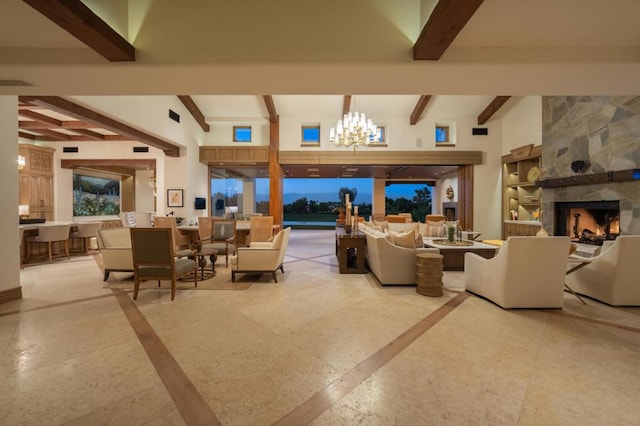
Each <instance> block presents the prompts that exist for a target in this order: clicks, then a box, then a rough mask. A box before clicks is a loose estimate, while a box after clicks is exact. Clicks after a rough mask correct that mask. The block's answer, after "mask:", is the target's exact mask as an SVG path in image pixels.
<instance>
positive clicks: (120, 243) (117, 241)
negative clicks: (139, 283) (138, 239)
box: [97, 228, 133, 281]
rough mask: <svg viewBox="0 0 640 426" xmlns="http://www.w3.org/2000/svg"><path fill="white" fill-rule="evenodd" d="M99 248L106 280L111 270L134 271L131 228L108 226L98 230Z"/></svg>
mask: <svg viewBox="0 0 640 426" xmlns="http://www.w3.org/2000/svg"><path fill="white" fill-rule="evenodd" d="M97 239H98V250H100V257H101V258H102V267H103V268H104V281H107V280H108V279H109V274H110V273H111V272H133V254H132V253H131V233H130V232H129V228H108V229H101V230H99V231H98V237H97Z"/></svg>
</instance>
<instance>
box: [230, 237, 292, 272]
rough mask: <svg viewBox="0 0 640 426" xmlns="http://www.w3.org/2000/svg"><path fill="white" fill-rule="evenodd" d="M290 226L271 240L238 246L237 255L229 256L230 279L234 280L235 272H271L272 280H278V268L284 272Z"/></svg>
mask: <svg viewBox="0 0 640 426" xmlns="http://www.w3.org/2000/svg"><path fill="white" fill-rule="evenodd" d="M290 233H291V228H285V229H283V230H282V231H280V232H278V233H277V234H276V235H275V237H273V241H271V242H253V243H251V244H250V246H249V247H238V248H237V255H236V256H235V257H232V258H231V281H233V282H235V280H236V273H238V272H246V273H252V272H253V273H267V272H271V276H272V277H273V281H275V282H278V279H277V278H276V272H277V271H278V269H280V270H281V271H282V273H284V267H283V266H282V264H283V262H284V255H285V253H286V251H287V246H288V245H289V235H290Z"/></svg>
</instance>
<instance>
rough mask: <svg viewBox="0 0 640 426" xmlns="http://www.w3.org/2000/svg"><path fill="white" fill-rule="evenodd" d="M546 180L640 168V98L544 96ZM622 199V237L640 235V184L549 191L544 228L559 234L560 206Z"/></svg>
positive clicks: (544, 205)
mask: <svg viewBox="0 0 640 426" xmlns="http://www.w3.org/2000/svg"><path fill="white" fill-rule="evenodd" d="M542 115H543V117H542V126H543V129H542V176H543V179H553V178H562V177H569V176H575V173H574V171H573V170H572V169H571V163H572V162H574V161H585V162H586V166H585V167H584V168H583V170H582V171H581V172H580V173H583V174H585V175H586V174H593V173H602V172H608V171H618V170H626V169H635V168H640V96H566V97H558V96H544V97H543V98H542ZM604 200H606V201H612V200H620V233H621V234H635V235H640V182H639V181H633V182H611V183H603V184H595V185H579V186H566V187H560V188H544V189H543V191H542V211H543V214H542V226H543V227H544V228H545V229H546V230H547V232H549V233H550V234H552V233H554V231H555V230H554V224H555V220H556V219H555V213H554V205H555V203H556V202H560V201H562V202H569V201H604Z"/></svg>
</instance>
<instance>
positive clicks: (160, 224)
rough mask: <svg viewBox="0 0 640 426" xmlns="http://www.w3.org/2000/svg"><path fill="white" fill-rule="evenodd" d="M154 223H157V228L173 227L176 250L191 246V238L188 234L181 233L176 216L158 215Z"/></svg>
mask: <svg viewBox="0 0 640 426" xmlns="http://www.w3.org/2000/svg"><path fill="white" fill-rule="evenodd" d="M153 223H154V224H155V227H156V228H169V229H171V233H172V237H173V243H174V244H175V245H176V246H175V247H174V250H180V249H183V248H188V247H189V243H190V242H191V238H190V237H189V236H188V235H184V234H181V233H180V231H178V225H177V224H176V218H175V217H163V216H156V217H155V219H154V221H153Z"/></svg>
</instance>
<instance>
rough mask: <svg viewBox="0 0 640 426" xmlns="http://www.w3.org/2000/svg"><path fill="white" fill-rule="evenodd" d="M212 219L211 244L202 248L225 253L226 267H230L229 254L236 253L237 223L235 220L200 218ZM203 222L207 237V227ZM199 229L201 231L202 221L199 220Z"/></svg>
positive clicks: (210, 227)
mask: <svg viewBox="0 0 640 426" xmlns="http://www.w3.org/2000/svg"><path fill="white" fill-rule="evenodd" d="M199 219H210V226H209V229H210V233H209V240H210V242H209V243H207V244H204V245H203V246H202V248H203V249H215V250H217V251H218V254H222V253H224V256H225V265H226V266H227V267H229V253H231V254H233V253H235V252H236V221H235V220H234V219H216V218H212V217H210V218H199ZM206 222H208V221H207V220H204V221H203V225H204V226H203V229H204V231H203V232H204V233H205V235H206V232H207V228H208V227H207V225H205V223H206ZM198 229H200V221H199V220H198Z"/></svg>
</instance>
